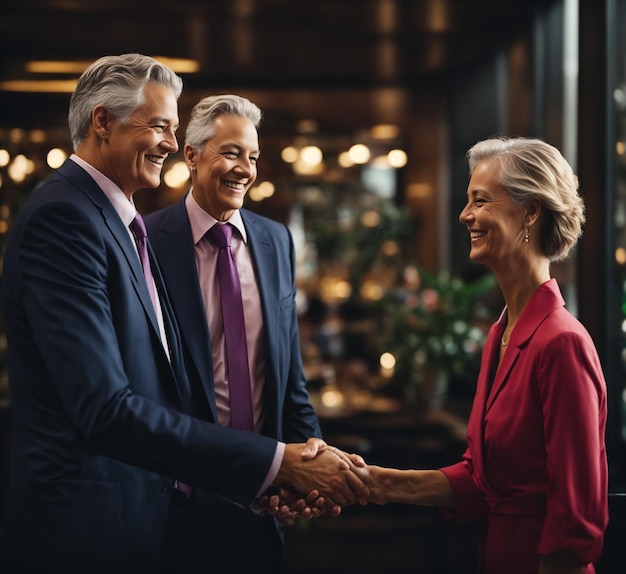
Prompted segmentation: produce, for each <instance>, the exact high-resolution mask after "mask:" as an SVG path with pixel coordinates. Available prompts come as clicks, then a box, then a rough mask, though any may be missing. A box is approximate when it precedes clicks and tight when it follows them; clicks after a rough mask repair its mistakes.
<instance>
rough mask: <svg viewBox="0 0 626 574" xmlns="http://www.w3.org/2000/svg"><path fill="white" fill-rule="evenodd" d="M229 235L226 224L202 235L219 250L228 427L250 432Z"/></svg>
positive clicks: (245, 364) (241, 328) (238, 296)
mask: <svg viewBox="0 0 626 574" xmlns="http://www.w3.org/2000/svg"><path fill="white" fill-rule="evenodd" d="M232 235H233V228H232V227H231V226H230V225H229V224H219V223H217V224H215V225H214V226H213V227H212V228H211V229H209V231H207V233H206V236H207V238H208V239H209V240H210V241H211V242H212V243H213V244H214V245H215V246H216V247H218V248H219V252H218V255H217V275H218V278H219V284H220V299H221V305H222V321H223V323H224V339H225V345H226V368H227V376H228V387H229V392H230V418H231V426H232V427H234V428H239V429H244V430H249V431H252V430H254V424H253V417H252V397H251V391H250V371H249V369H248V344H247V342H246V327H245V323H244V318H243V303H242V301H241V285H240V283H239V274H238V273H237V267H236V265H235V260H234V259H233V254H232V252H231V250H230V240H231V238H232Z"/></svg>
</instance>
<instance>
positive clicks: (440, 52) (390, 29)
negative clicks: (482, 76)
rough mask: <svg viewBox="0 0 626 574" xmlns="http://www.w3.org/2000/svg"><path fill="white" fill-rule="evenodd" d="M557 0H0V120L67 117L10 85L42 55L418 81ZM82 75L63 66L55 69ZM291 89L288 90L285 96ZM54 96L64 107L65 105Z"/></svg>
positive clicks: (228, 84) (231, 71)
mask: <svg viewBox="0 0 626 574" xmlns="http://www.w3.org/2000/svg"><path fill="white" fill-rule="evenodd" d="M549 4H551V1H550V0H214V1H210V0H204V1H203V0H169V1H167V2H162V1H160V0H150V1H147V0H0V127H2V126H5V127H7V126H10V125H11V124H13V125H19V124H22V125H24V127H28V124H29V122H32V123H41V121H42V120H44V121H46V122H47V123H51V122H53V121H54V120H53V118H55V117H59V118H61V119H60V121H62V122H65V110H66V109H67V98H68V96H67V94H45V95H42V94H33V93H24V92H19V91H18V92H15V91H7V90H6V89H3V88H2V85H3V84H5V85H6V82H10V81H14V80H24V79H27V80H32V79H52V78H53V76H49V75H48V76H46V75H42V74H32V73H29V72H27V71H26V64H27V62H28V61H32V60H79V61H92V60H95V59H96V58H98V57H100V56H102V55H105V54H115V53H118V54H119V53H124V52H135V51H136V52H141V53H145V54H150V55H154V56H168V57H177V58H190V59H193V60H196V61H197V62H198V63H199V70H198V71H197V72H196V73H193V74H182V75H183V78H184V83H185V91H186V92H188V91H189V90H191V91H193V90H204V91H205V92H206V91H213V90H220V91H223V90H235V89H237V90H240V91H242V90H257V91H259V90H265V91H266V92H267V91H268V90H272V91H273V92H274V93H278V92H279V91H283V92H285V91H286V90H293V89H298V90H306V89H315V90H320V89H322V90H327V91H330V90H342V89H369V88H385V87H392V88H397V87H402V88H409V89H414V88H419V86H420V85H422V83H423V82H428V81H432V80H433V79H434V80H436V81H438V80H439V79H440V78H441V77H442V76H445V75H446V74H448V73H451V72H454V71H455V70H457V69H459V68H460V67H462V66H464V65H465V64H467V63H470V62H472V61H475V60H477V59H479V58H481V57H482V56H484V55H485V54H488V53H490V52H492V51H493V50H494V49H495V48H497V47H498V46H500V45H502V44H503V43H505V42H506V41H507V40H509V39H510V38H512V37H513V36H514V35H515V34H516V32H517V31H518V30H520V29H522V27H524V26H525V25H526V24H527V23H528V21H529V20H530V18H531V17H532V15H533V11H534V10H536V9H540V8H541V7H543V6H547V5H549ZM75 77H76V76H71V75H68V76H62V75H55V76H54V79H63V78H67V79H72V78H75ZM283 96H284V94H283ZM55 106H56V107H55Z"/></svg>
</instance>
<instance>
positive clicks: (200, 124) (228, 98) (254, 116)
mask: <svg viewBox="0 0 626 574" xmlns="http://www.w3.org/2000/svg"><path fill="white" fill-rule="evenodd" d="M219 116H235V117H239V118H248V119H249V120H250V121H251V122H252V125H253V126H254V127H255V128H257V129H258V127H259V125H260V123H261V118H262V116H263V114H262V112H261V110H260V109H259V107H258V106H257V105H256V104H253V103H252V102H251V101H250V100H248V99H246V98H244V97H242V96H236V95H234V94H221V95H218V96H207V97H206V98H202V99H201V100H200V101H199V102H198V103H197V104H196V105H195V106H194V107H193V109H192V110H191V117H190V119H189V123H188V124H187V131H186V133H185V145H189V146H191V148H192V149H193V150H194V151H195V152H197V153H200V152H201V151H202V149H203V148H204V145H205V144H206V142H207V141H209V140H210V139H211V138H213V137H214V136H215V119H216V118H218V117H219Z"/></svg>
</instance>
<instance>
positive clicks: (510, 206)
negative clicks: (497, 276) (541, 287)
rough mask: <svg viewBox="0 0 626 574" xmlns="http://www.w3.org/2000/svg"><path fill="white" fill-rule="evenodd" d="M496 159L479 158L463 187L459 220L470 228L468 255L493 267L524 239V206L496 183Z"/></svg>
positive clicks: (517, 250) (517, 247)
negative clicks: (480, 159)
mask: <svg viewBox="0 0 626 574" xmlns="http://www.w3.org/2000/svg"><path fill="white" fill-rule="evenodd" d="M498 173H499V163H498V161H497V160H485V161H482V162H480V163H479V164H478V165H477V166H476V167H475V168H474V171H473V173H472V177H471V179H470V182H469V185H468V188H467V204H466V205H465V207H464V208H463V211H462V212H461V214H460V215H459V221H460V222H461V223H462V224H463V225H465V226H466V227H467V229H468V230H469V232H470V259H471V260H472V261H474V262H477V263H483V264H485V265H488V266H489V267H491V268H492V269H494V268H497V267H498V266H499V265H500V264H501V263H502V262H503V261H504V260H505V259H506V260H508V259H509V258H510V257H511V256H513V257H514V256H515V255H516V254H518V253H520V245H521V243H522V242H523V241H524V235H525V231H524V210H523V209H520V208H519V207H517V206H516V205H515V204H514V203H513V201H512V200H511V196H510V194H509V193H508V191H507V190H506V189H504V187H502V186H501V185H500V184H499V183H498V180H497V178H498Z"/></svg>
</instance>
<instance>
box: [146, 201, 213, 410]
mask: <svg viewBox="0 0 626 574" xmlns="http://www.w3.org/2000/svg"><path fill="white" fill-rule="evenodd" d="M150 241H151V242H152V243H153V244H154V246H155V248H156V250H157V252H158V253H159V260H160V262H161V269H162V273H163V275H164V278H165V281H166V283H167V286H168V290H169V293H170V295H171V300H172V305H173V307H174V314H175V316H176V317H177V318H178V324H179V328H180V329H181V332H182V335H183V337H184V339H185V342H186V344H187V347H188V349H189V353H190V354H191V358H192V360H193V362H194V364H195V365H196V368H197V369H198V372H199V374H200V379H201V381H202V384H203V390H204V393H205V395H206V398H207V400H208V402H209V405H210V408H211V413H212V415H213V420H215V421H217V407H216V405H215V391H214V388H213V359H212V357H211V341H210V335H209V328H208V325H207V321H206V311H205V309H204V304H203V302H202V293H201V291H200V286H199V283H198V272H197V269H196V261H195V255H194V246H193V238H192V235H191V226H190V225H189V218H188V217H187V212H186V210H185V202H184V199H183V200H182V201H180V202H179V203H178V204H176V206H175V207H174V209H173V210H172V211H170V213H169V216H168V217H167V218H166V219H165V220H164V221H163V222H162V223H161V224H160V226H159V228H158V230H157V231H156V233H152V234H151V235H150Z"/></svg>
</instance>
